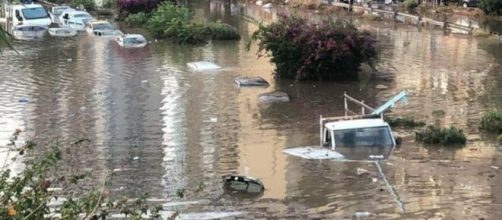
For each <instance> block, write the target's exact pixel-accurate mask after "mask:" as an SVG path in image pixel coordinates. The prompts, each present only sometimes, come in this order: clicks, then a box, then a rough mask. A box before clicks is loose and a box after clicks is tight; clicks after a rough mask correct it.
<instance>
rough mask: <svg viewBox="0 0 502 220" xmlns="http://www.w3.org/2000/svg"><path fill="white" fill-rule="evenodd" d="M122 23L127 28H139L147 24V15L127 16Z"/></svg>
mask: <svg viewBox="0 0 502 220" xmlns="http://www.w3.org/2000/svg"><path fill="white" fill-rule="evenodd" d="M124 22H125V24H126V25H127V26H129V27H140V26H143V25H145V24H146V23H147V22H148V14H147V13H145V12H138V13H135V14H129V15H128V16H127V18H126V19H125V20H124Z"/></svg>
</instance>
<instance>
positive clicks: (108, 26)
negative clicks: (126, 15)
mask: <svg viewBox="0 0 502 220" xmlns="http://www.w3.org/2000/svg"><path fill="white" fill-rule="evenodd" d="M93 28H94V30H113V26H112V25H111V24H109V23H100V24H94V25H93Z"/></svg>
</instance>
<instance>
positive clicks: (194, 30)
mask: <svg viewBox="0 0 502 220" xmlns="http://www.w3.org/2000/svg"><path fill="white" fill-rule="evenodd" d="M164 34H165V37H167V38H170V39H171V40H172V41H173V42H175V43H179V44H194V45H202V44H205V43H207V41H208V39H209V34H208V32H207V29H206V27H205V26H204V25H203V24H198V23H186V22H183V21H181V20H174V21H173V22H172V23H171V25H170V26H169V27H167V28H166V29H165V31H164Z"/></svg>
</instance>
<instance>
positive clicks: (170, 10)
mask: <svg viewBox="0 0 502 220" xmlns="http://www.w3.org/2000/svg"><path fill="white" fill-rule="evenodd" d="M191 16H192V15H191V13H190V11H189V10H188V9H187V8H183V7H178V6H175V5H173V4H172V3H170V2H164V3H162V4H161V5H160V6H159V7H158V8H157V9H156V10H155V11H154V12H153V13H152V15H151V16H150V18H148V22H147V28H148V30H149V31H150V32H151V33H152V35H153V36H154V37H156V38H169V39H171V40H172V41H173V42H176V43H182V44H195V45H202V44H205V43H207V41H208V40H210V39H214V40H238V39H240V35H239V34H238V33H237V30H235V28H233V27H232V26H230V25H227V24H222V23H210V24H209V25H204V24H198V23H193V22H192V21H191ZM138 17H139V16H138ZM131 19H136V17H133V18H131ZM141 19H143V18H141ZM137 20H139V18H138V19H137ZM131 22H132V21H131ZM134 22H136V20H134Z"/></svg>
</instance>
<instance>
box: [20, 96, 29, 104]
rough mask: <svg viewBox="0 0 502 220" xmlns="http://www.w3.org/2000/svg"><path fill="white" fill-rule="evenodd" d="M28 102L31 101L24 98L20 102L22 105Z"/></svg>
mask: <svg viewBox="0 0 502 220" xmlns="http://www.w3.org/2000/svg"><path fill="white" fill-rule="evenodd" d="M28 101H29V100H28V98H26V97H22V98H20V99H19V102H21V103H27V102H28Z"/></svg>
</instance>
